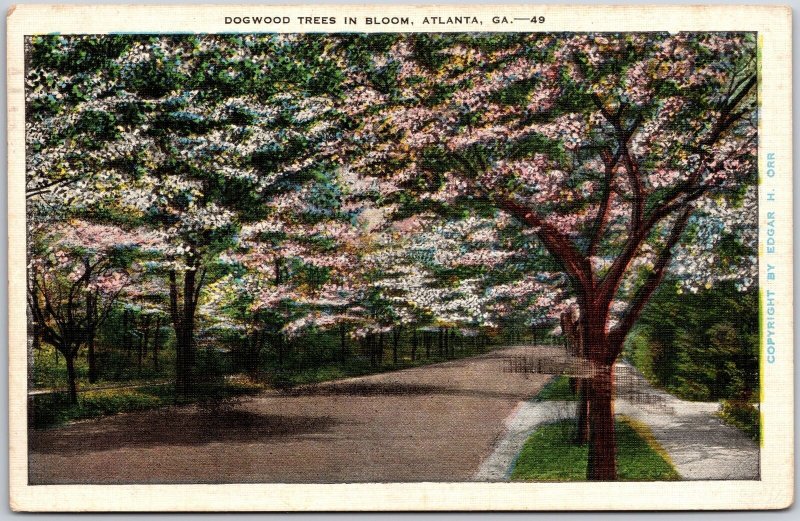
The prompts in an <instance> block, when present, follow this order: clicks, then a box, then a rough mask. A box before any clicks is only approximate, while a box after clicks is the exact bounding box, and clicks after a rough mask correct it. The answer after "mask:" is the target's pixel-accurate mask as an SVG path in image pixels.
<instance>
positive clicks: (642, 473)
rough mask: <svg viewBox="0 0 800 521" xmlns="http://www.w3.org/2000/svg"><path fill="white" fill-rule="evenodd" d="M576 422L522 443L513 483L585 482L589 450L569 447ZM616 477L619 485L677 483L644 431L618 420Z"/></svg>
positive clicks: (543, 430)
mask: <svg viewBox="0 0 800 521" xmlns="http://www.w3.org/2000/svg"><path fill="white" fill-rule="evenodd" d="M574 431H575V422H574V421H573V420H563V421H560V422H556V423H551V424H548V425H545V426H543V427H541V428H540V429H538V430H536V432H534V433H533V434H532V435H531V436H530V437H529V438H528V440H527V441H526V442H525V445H524V446H523V448H522V451H521V452H520V455H519V457H518V458H517V461H516V463H515V465H514V468H513V471H512V473H511V479H512V480H516V481H585V480H586V462H587V459H588V455H589V449H588V446H586V445H575V444H573V443H571V440H572V439H573V437H574ZM616 432H617V473H618V478H619V480H621V481H665V480H677V479H680V476H678V473H677V472H676V471H675V469H674V468H673V467H672V465H671V463H670V462H669V457H668V456H666V453H665V452H664V450H663V449H662V448H661V447H660V446H659V445H658V443H657V442H656V441H655V440H653V439H652V435H651V434H650V432H649V430H648V429H647V427H645V426H644V425H642V424H640V423H638V422H636V421H634V420H631V419H630V418H627V417H624V416H620V417H618V418H617V421H616Z"/></svg>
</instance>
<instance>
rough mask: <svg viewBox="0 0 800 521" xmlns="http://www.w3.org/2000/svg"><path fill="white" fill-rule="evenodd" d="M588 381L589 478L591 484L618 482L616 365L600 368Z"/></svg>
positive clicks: (587, 470)
mask: <svg viewBox="0 0 800 521" xmlns="http://www.w3.org/2000/svg"><path fill="white" fill-rule="evenodd" d="M597 371H598V372H597V374H596V375H595V376H594V377H593V378H591V379H590V380H589V381H588V392H589V403H590V404H591V405H590V407H589V423H590V425H591V430H590V432H589V462H588V466H587V469H586V477H587V479H589V480H591V481H614V480H616V479H617V457H616V456H617V437H616V431H615V429H614V401H613V393H614V370H613V365H606V366H601V367H598V368H597Z"/></svg>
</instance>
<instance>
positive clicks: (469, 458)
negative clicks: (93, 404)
mask: <svg viewBox="0 0 800 521" xmlns="http://www.w3.org/2000/svg"><path fill="white" fill-rule="evenodd" d="M562 355H563V350H561V349H555V348H546V347H515V348H507V349H503V350H498V351H493V352H491V353H488V354H485V355H482V356H480V357H475V358H470V359H463V360H458V361H453V362H447V363H442V364H436V365H431V366H426V367H419V368H414V369H407V370H404V371H397V372H393V373H384V374H380V375H371V376H366V377H362V378H352V379H348V380H342V381H338V382H332V383H329V384H325V385H320V386H317V387H314V388H307V389H304V390H302V391H300V392H297V393H295V394H292V395H281V394H278V393H265V394H262V395H259V396H257V397H255V398H252V399H249V400H248V401H245V402H243V403H240V404H238V405H236V406H235V407H233V408H229V409H223V410H217V411H206V410H203V409H198V408H196V407H180V408H178V407H171V408H165V409H160V410H155V411H147V412H141V413H130V414H122V415H117V416H114V417H109V418H103V419H99V420H91V421H86V422H82V423H76V424H72V425H69V426H66V427H62V428H58V429H52V430H47V431H34V432H32V433H31V437H30V440H29V443H30V457H29V475H30V482H31V483H33V484H55V483H62V484H63V483H230V482H283V483H292V482H368V481H468V480H471V479H473V477H474V475H475V473H476V472H477V470H478V468H479V467H480V465H481V462H482V461H483V460H484V459H485V458H486V457H487V456H488V455H489V454H490V453H491V452H492V450H493V448H494V446H495V443H496V442H497V441H498V440H499V439H500V438H501V437H502V435H503V432H504V430H505V425H504V420H505V419H506V418H507V417H508V416H509V415H510V414H511V413H512V411H513V410H514V409H515V407H517V405H518V404H519V402H520V401H524V400H527V399H530V398H531V397H532V396H534V395H535V394H536V393H537V392H538V391H539V389H541V387H542V386H543V385H544V383H545V382H546V381H547V380H548V378H549V377H548V376H547V375H541V374H509V373H507V372H505V371H504V369H505V367H506V366H507V362H508V359H509V358H510V357H519V356H535V357H542V358H548V359H552V358H558V357H559V356H562Z"/></svg>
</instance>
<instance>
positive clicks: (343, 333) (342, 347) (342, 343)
mask: <svg viewBox="0 0 800 521" xmlns="http://www.w3.org/2000/svg"><path fill="white" fill-rule="evenodd" d="M346 359H347V328H346V327H345V325H344V324H339V362H341V363H342V364H344V362H345V360H346Z"/></svg>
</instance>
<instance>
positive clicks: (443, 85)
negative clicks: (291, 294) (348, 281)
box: [345, 33, 756, 480]
mask: <svg viewBox="0 0 800 521" xmlns="http://www.w3.org/2000/svg"><path fill="white" fill-rule="evenodd" d="M755 64H756V56H755V40H754V36H753V35H752V34H740V33H737V34H732V33H724V34H719V33H703V34H676V35H669V34H653V33H648V34H630V33H628V34H575V35H554V34H542V33H537V34H510V35H485V36H484V35H481V36H465V35H412V36H403V37H397V38H396V40H395V41H394V42H392V44H391V45H390V46H389V48H388V50H384V51H380V52H375V53H373V54H372V56H371V61H370V67H372V68H373V69H376V70H380V71H382V72H383V75H384V76H388V77H390V80H387V81H383V82H378V81H376V80H375V79H374V78H365V77H359V76H357V75H355V76H353V77H352V78H351V79H350V82H351V83H352V84H351V85H350V86H349V88H348V90H347V94H348V99H349V105H350V106H351V107H352V109H351V111H352V112H354V113H357V114H358V115H359V119H360V121H361V123H362V124H361V126H360V127H359V128H358V129H357V130H356V131H355V132H353V134H352V136H351V140H350V147H349V149H348V151H347V153H346V154H345V157H347V160H346V164H347V166H348V168H349V169H351V171H353V172H355V173H357V174H358V175H359V176H361V177H363V178H365V179H372V180H374V183H375V184H376V186H378V187H379V190H380V192H381V193H382V194H383V198H384V200H385V201H386V202H387V203H389V204H394V205H397V208H398V211H399V212H402V211H407V212H413V211H419V210H420V209H424V210H435V211H438V212H443V213H450V214H451V215H452V214H457V213H459V212H460V211H461V210H460V209H462V208H465V207H474V206H486V205H490V206H493V207H495V208H497V209H500V210H501V211H502V212H504V213H506V214H507V215H509V216H511V217H513V218H514V219H516V220H518V221H519V222H520V223H522V224H524V226H526V227H527V228H528V229H529V230H530V231H531V232H532V233H534V234H535V235H536V236H537V237H538V239H539V241H541V244H542V245H543V246H544V247H545V248H546V249H547V251H548V252H549V253H550V255H552V257H553V258H554V259H555V260H556V261H557V262H558V264H559V265H560V268H561V269H562V270H563V271H564V273H566V274H567V276H568V277H569V280H570V284H571V288H572V292H573V294H574V296H575V298H576V300H577V304H578V306H579V308H580V321H581V327H582V328H583V330H584V335H583V338H584V339H585V344H586V356H587V357H588V358H589V360H590V362H591V363H592V365H593V373H594V376H593V377H592V378H591V380H590V384H589V385H588V389H587V391H588V398H589V403H590V412H589V420H590V426H591V434H590V436H591V440H590V451H589V454H590V455H589V465H588V477H589V478H590V479H601V480H606V479H615V478H616V466H615V452H616V441H615V435H614V421H613V367H614V363H615V361H616V359H617V357H618V356H619V354H620V353H621V350H622V347H623V341H624V339H625V337H626V335H627V334H628V332H629V331H630V330H631V327H632V326H633V325H634V324H635V322H636V320H637V318H638V316H639V315H640V313H641V312H642V309H643V308H644V306H645V305H646V303H647V302H648V299H649V298H650V296H651V295H652V294H653V292H654V291H655V289H656V288H657V287H658V286H659V284H660V282H661V281H662V279H663V278H664V275H665V274H666V272H667V271H668V270H669V269H670V267H671V266H674V259H673V255H674V252H675V250H676V247H677V246H678V245H679V244H681V242H682V241H683V242H687V243H688V242H691V241H692V239H693V236H694V235H695V230H699V229H701V228H702V227H703V222H704V219H705V218H706V217H707V212H706V211H704V209H706V208H708V207H709V206H710V205H713V202H714V201H720V200H724V201H725V205H726V208H728V209H729V210H733V212H734V213H738V208H741V204H742V200H743V195H744V194H745V192H746V191H747V187H748V186H752V185H753V184H754V182H755V177H756V176H755V172H756V168H755V157H756V89H755V85H756V66H755ZM412 194H413V195H412ZM748 217H749V218H751V219H752V216H748ZM684 260H685V261H691V259H689V258H688V257H684ZM747 264H750V263H749V262H745V263H744V264H740V266H743V265H747ZM686 271H689V272H694V271H695V270H694V269H693V267H692V263H691V262H688V263H687V265H686ZM612 309H615V310H616V311H617V312H616V313H615V314H612ZM614 315H616V316H614Z"/></svg>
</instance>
